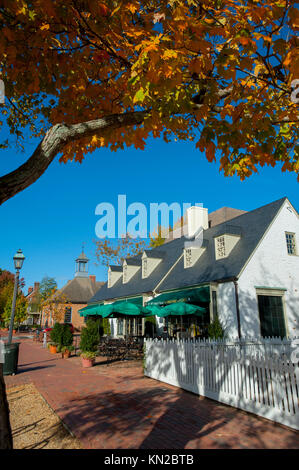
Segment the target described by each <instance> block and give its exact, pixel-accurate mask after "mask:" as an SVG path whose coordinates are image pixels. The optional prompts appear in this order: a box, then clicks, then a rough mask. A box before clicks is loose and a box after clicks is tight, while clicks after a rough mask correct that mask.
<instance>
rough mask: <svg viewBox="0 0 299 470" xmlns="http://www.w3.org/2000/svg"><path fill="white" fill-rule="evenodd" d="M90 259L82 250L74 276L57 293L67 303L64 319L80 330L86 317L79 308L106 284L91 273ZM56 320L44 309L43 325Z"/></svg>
mask: <svg viewBox="0 0 299 470" xmlns="http://www.w3.org/2000/svg"><path fill="white" fill-rule="evenodd" d="M88 261H89V259H88V258H87V256H86V255H85V253H84V252H83V251H82V253H81V254H80V256H79V257H78V258H77V259H76V270H75V276H74V278H73V279H71V280H70V281H68V282H67V283H66V284H65V286H63V287H62V288H61V289H59V290H58V291H57V292H56V293H55V298H57V299H60V300H61V299H63V300H64V301H65V305H64V302H63V305H62V308H63V312H62V314H63V316H64V318H63V319H62V321H63V322H65V323H72V324H73V326H74V327H75V329H77V330H80V329H81V328H82V326H83V325H84V318H82V317H81V316H80V314H79V313H78V310H79V309H80V308H83V307H85V306H86V305H87V303H88V301H89V300H90V299H91V297H93V296H94V295H95V293H96V292H97V291H98V290H99V289H100V288H101V286H102V285H103V284H104V283H103V282H97V281H96V276H94V275H89V273H88ZM55 321H57V320H55V319H54V318H52V317H51V315H49V314H47V313H46V309H43V316H42V325H43V326H49V327H50V326H53V324H54V323H55Z"/></svg>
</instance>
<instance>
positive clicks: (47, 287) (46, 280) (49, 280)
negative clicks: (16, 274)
mask: <svg viewBox="0 0 299 470" xmlns="http://www.w3.org/2000/svg"><path fill="white" fill-rule="evenodd" d="M55 289H57V282H56V281H55V279H54V277H49V276H45V277H43V279H42V280H41V283H40V285H39V290H38V291H39V294H40V297H41V300H43V301H44V300H46V299H47V298H48V297H50V296H51V295H52V294H53V293H54V291H55Z"/></svg>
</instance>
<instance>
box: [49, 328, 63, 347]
mask: <svg viewBox="0 0 299 470" xmlns="http://www.w3.org/2000/svg"><path fill="white" fill-rule="evenodd" d="M62 329H63V325H61V323H55V325H54V327H53V330H51V331H50V338H51V341H52V342H53V343H55V344H56V345H61V338H62Z"/></svg>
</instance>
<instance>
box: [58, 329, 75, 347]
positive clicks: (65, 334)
mask: <svg viewBox="0 0 299 470" xmlns="http://www.w3.org/2000/svg"><path fill="white" fill-rule="evenodd" d="M62 327H63V328H62V337H61V345H62V346H63V347H67V348H68V350H69V347H70V346H72V345H73V338H74V335H73V333H72V332H71V330H70V327H69V325H67V324H65V325H62Z"/></svg>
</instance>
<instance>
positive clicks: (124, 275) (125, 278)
mask: <svg viewBox="0 0 299 470" xmlns="http://www.w3.org/2000/svg"><path fill="white" fill-rule="evenodd" d="M126 282H128V266H127V264H124V265H123V283H124V284H125V283H126Z"/></svg>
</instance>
